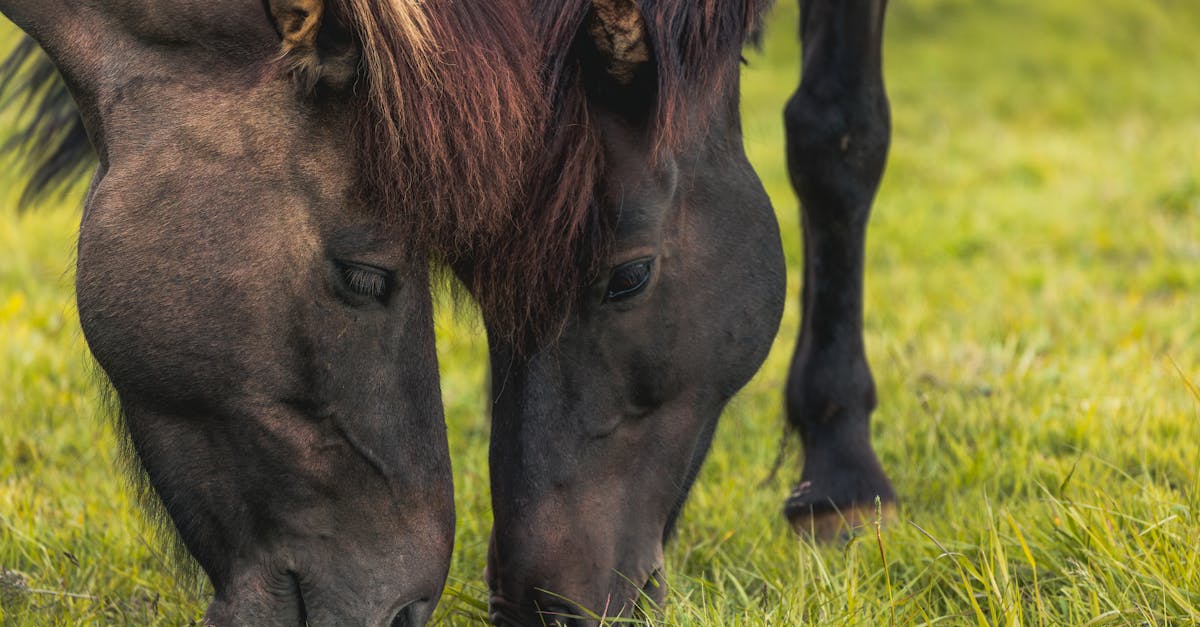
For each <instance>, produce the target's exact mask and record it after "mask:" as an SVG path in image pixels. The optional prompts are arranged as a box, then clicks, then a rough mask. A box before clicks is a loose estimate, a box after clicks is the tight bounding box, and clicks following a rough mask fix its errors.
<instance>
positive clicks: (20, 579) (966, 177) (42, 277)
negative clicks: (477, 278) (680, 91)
mask: <svg viewBox="0 0 1200 627" xmlns="http://www.w3.org/2000/svg"><path fill="white" fill-rule="evenodd" d="M793 5H794V3H792V2H783V3H780V6H779V7H778V9H777V10H776V14H775V15H774V16H773V18H772V20H771V23H770V28H769V30H768V33H767V39H766V42H765V49H764V50H763V52H762V53H748V58H749V60H750V65H749V67H748V68H747V70H746V72H745V81H744V99H743V111H744V114H745V116H744V117H745V130H746V143H747V150H748V152H749V154H750V156H751V159H752V160H753V161H754V163H755V166H756V168H757V169H758V171H759V173H760V174H761V175H762V177H763V180H764V183H765V185H766V187H767V189H768V191H769V192H770V194H771V196H772V198H773V200H774V202H775V205H776V209H777V213H778V215H779V219H780V223H781V226H782V228H783V232H784V238H785V240H784V245H785V248H786V252H787V256H788V261H789V292H790V299H789V305H788V310H787V312H786V313H785V317H784V321H783V326H782V329H781V331H780V335H779V339H778V341H777V343H776V346H775V349H774V350H773V351H772V353H771V355H770V356H769V357H768V359H767V362H766V364H765V365H764V367H763V369H762V371H761V372H760V373H759V375H758V376H757V377H756V378H755V379H754V380H753V381H752V382H751V383H750V384H749V385H748V386H747V388H746V390H745V391H744V392H743V393H742V394H741V395H740V396H739V397H738V398H737V399H736V400H735V401H734V403H733V404H732V406H731V407H730V409H729V410H728V411H727V412H726V415H725V416H724V418H723V419H722V423H721V427H720V429H719V431H718V433H717V436H716V439H715V443H714V447H713V452H712V455H711V456H710V458H709V461H708V462H707V463H706V465H705V467H704V469H703V471H702V473H701V476H700V478H699V480H698V482H697V485H696V488H695V491H694V493H693V495H692V498H691V501H690V503H689V505H688V507H687V509H686V510H685V512H684V515H683V518H682V519H681V521H680V525H679V536H678V539H677V540H676V541H675V542H674V543H673V544H672V545H671V547H670V548H669V550H668V553H667V567H668V577H669V594H668V598H667V603H666V605H665V606H664V607H663V608H662V610H661V612H659V613H658V614H656V615H654V616H650V617H647V618H644V619H641V620H640V622H641V623H643V624H646V625H685V626H708V625H727V624H738V625H784V624H805V623H811V624H872V625H874V624H898V625H906V624H911V623H941V624H953V625H959V624H981V625H982V624H988V625H993V624H1005V625H1018V624H1020V625H1039V626H1040V625H1085V624H1090V625H1124V624H1130V623H1139V624H1191V623H1196V622H1200V552H1197V551H1196V548H1195V547H1196V546H1197V542H1200V519H1198V518H1200V496H1198V495H1200V489H1198V488H1200V485H1198V476H1197V468H1200V447H1198V446H1197V443H1198V442H1200V393H1198V392H1197V386H1198V384H1200V317H1198V316H1196V315H1195V313H1194V312H1196V311H1200V210H1198V206H1197V198H1198V194H1197V182H1196V181H1197V173H1200V153H1197V151H1196V146H1197V145H1200V116H1198V115H1197V111H1200V81H1196V80H1195V76H1194V74H1195V59H1197V58H1200V41H1198V40H1197V39H1196V38H1195V32H1196V27H1197V26H1198V25H1200V4H1197V3H1195V2H1189V1H1186V0H1086V1H1085V0H1045V1H1043V2H1037V3H1029V2H1018V1H1017V0H989V1H987V2H978V1H968V0H910V1H908V2H903V3H893V4H892V6H891V7H890V13H889V18H888V19H889V21H888V29H887V37H888V39H887V48H886V62H887V72H888V83H889V88H890V93H891V99H892V105H893V116H894V120H893V123H894V129H895V138H894V141H893V145H892V153H891V157H890V163H889V168H888V173H887V176H886V178H885V180H884V184H883V187H882V189H881V191H880V194H879V201H878V203H877V205H876V209H875V214H874V218H873V222H872V225H871V232H870V242H869V246H868V251H867V329H866V335H867V337H866V339H867V346H868V350H869V352H870V358H871V362H872V365H873V368H874V371H875V374H876V378H877V383H878V391H879V397H880V408H879V410H878V412H877V416H876V420H875V422H874V435H875V442H876V445H877V448H878V451H879V454H880V457H881V459H882V461H883V463H884V465H885V466H886V467H887V468H888V469H889V471H890V472H891V474H892V477H893V479H894V482H895V484H896V487H897V489H898V490H899V492H900V495H901V498H902V502H901V507H900V511H899V517H900V520H901V521H902V522H900V523H898V524H895V525H892V526H890V527H882V528H880V529H877V530H874V529H869V530H868V531H867V533H866V534H865V535H861V536H858V537H855V538H852V539H851V540H850V541H849V542H846V543H844V544H842V545H838V546H813V545H810V544H808V543H805V542H801V541H799V540H797V539H796V537H794V536H793V534H792V533H791V532H790V531H789V529H788V527H787V525H786V524H784V522H783V520H782V517H781V516H780V513H779V511H780V505H781V500H782V498H783V495H784V494H785V491H786V487H787V486H786V483H785V481H784V479H787V480H791V479H794V478H795V475H796V474H797V473H798V469H799V465H798V462H797V460H795V459H793V458H791V457H786V458H785V460H784V462H785V463H784V465H783V467H782V471H781V473H780V475H781V477H780V480H777V481H773V482H772V481H768V482H766V483H764V482H763V479H764V477H767V475H768V474H769V470H770V468H771V465H772V462H773V460H774V459H775V457H776V453H777V451H778V443H779V436H780V433H781V429H782V425H783V415H782V408H783V406H782V390H783V387H784V381H785V379H786V374H787V366H788V360H789V358H790V354H791V348H792V344H793V342H794V340H795V337H796V333H797V330H798V326H799V311H798V303H799V289H800V255H801V250H800V246H801V242H800V230H799V229H800V227H799V219H798V213H797V207H796V201H795V199H794V197H793V196H792V192H791V189H790V188H789V186H788V182H787V174H786V166H785V164H784V160H783V149H782V146H783V135H782V120H781V111H782V108H783V103H784V101H785V100H786V99H787V97H788V96H789V95H790V91H791V89H792V88H793V87H794V85H795V83H796V80H797V78H798V76H799V69H798V58H799V53H798V47H797V42H796V41H795V37H794V36H793V33H794V32H795V23H796V17H797V16H796V8H795V6H793ZM13 33H14V31H13V30H12V29H11V28H10V27H4V30H0V48H3V47H5V44H6V42H7V41H8V40H9V39H10V38H11V37H12V36H13ZM14 123H15V121H14V120H10V119H0V137H5V136H7V135H8V134H9V133H11V128H12V125H13V124H14ZM12 177H13V175H12V174H11V169H10V168H0V374H2V375H3V376H0V623H5V624H10V623H11V624H16V625H23V624H47V623H53V624H58V623H65V624H80V623H122V624H160V623H161V624H184V623H189V622H194V621H196V620H197V619H198V618H199V617H200V615H201V613H202V612H203V608H204V603H205V602H206V600H207V594H208V592H207V591H206V590H205V589H204V588H203V587H202V586H201V587H199V588H197V587H194V586H188V585H184V584H182V583H181V582H180V581H179V580H178V579H176V577H175V576H174V572H175V571H174V570H173V569H172V568H171V566H170V564H169V559H167V558H165V557H164V556H163V554H162V549H160V548H159V546H160V545H159V544H158V543H157V542H156V541H155V540H154V539H153V538H154V535H153V529H152V527H151V526H150V525H147V524H146V523H144V522H143V518H142V516H141V514H140V512H139V510H138V507H137V506H136V504H135V500H136V499H135V498H134V493H133V492H132V491H131V490H130V489H128V488H127V487H125V483H124V481H123V479H122V477H121V476H120V472H119V471H118V466H117V464H116V462H115V457H116V446H115V443H116V438H115V435H114V434H113V433H112V431H111V427H110V426H109V422H108V421H107V420H106V417H105V416H104V415H103V412H102V410H101V404H100V403H99V401H98V398H99V395H100V391H101V389H100V386H99V385H97V383H96V382H95V381H94V380H93V379H92V376H91V374H90V370H91V367H90V365H89V361H88V358H87V353H86V348H85V347H84V344H83V341H82V338H81V334H80V332H79V330H78V321H77V317H76V313H75V310H74V306H73V304H72V303H73V297H72V285H71V276H70V270H69V268H70V265H71V260H72V258H73V252H72V249H73V244H74V234H75V229H76V228H77V223H78V202H79V199H78V198H77V197H76V198H73V199H71V200H69V201H65V202H63V203H60V204H58V205H55V206H47V207H43V208H41V209H39V210H38V211H36V212H32V213H19V212H17V211H16V209H15V204H16V199H17V195H18V194H19V190H18V189H16V188H17V187H18V186H17V183H16V181H14V180H13V178H12ZM454 309H455V308H454V307H453V306H452V304H451V303H450V302H449V299H445V301H444V302H443V306H442V307H441V308H440V312H439V314H438V318H437V335H438V347H439V356H440V358H441V370H442V384H443V393H444V397H445V405H446V415H447V422H448V426H449V429H450V444H451V449H452V454H453V456H454V463H455V465H454V472H455V485H456V488H457V495H456V499H457V504H458V512H459V527H458V537H457V542H456V547H455V556H454V565H453V569H452V572H451V577H450V580H449V582H448V585H447V591H446V594H445V596H444V597H443V600H442V604H441V606H440V608H439V609H438V613H437V616H436V621H437V622H438V623H439V624H454V625H460V624H461V625H481V624H484V623H485V622H486V614H487V607H486V599H487V591H486V588H485V586H484V584H483V581H482V575H481V573H482V569H483V565H484V562H485V555H486V548H487V538H488V530H489V528H490V525H491V514H490V511H489V495H488V484H487V477H488V475H487V466H486V464H487V454H486V450H487V449H486V446H487V437H488V432H489V425H488V417H487V388H486V385H487V361H486V347H485V343H484V339H483V337H482V333H481V331H480V327H479V324H478V322H477V321H476V320H475V319H474V317H473V314H472V313H471V312H470V310H469V308H465V309H466V311H460V312H459V313H457V314H456V313H455V311H454ZM590 609H592V610H594V611H596V612H597V614H601V613H602V612H601V610H603V608H590Z"/></svg>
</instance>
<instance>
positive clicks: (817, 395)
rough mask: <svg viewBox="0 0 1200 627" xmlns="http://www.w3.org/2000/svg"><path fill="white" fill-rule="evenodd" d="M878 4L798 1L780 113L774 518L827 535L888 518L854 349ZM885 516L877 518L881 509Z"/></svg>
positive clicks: (888, 498)
mask: <svg viewBox="0 0 1200 627" xmlns="http://www.w3.org/2000/svg"><path fill="white" fill-rule="evenodd" d="M885 8H886V0H802V3H801V17H800V22H801V27H800V30H801V36H802V40H803V66H804V68H803V76H802V78H801V81H800V87H799V89H797V90H796V93H795V95H794V96H792V99H791V100H790V101H789V102H788V105H787V109H786V111H785V113H784V117H785V121H786V124H787V155H788V170H789V173H790V174H791V179H792V185H793V187H795V189H796V193H797V195H798V196H799V198H800V204H801V206H802V220H803V228H804V293H803V326H802V329H801V332H800V337H799V340H798V341H797V344H796V352H795V356H794V357H793V360H792V367H791V372H790V373H789V376H788V387H787V410H788V422H789V424H790V425H791V426H792V427H793V428H794V429H796V430H797V431H798V432H799V434H800V437H801V439H802V440H803V445H804V469H803V471H802V473H801V478H800V483H799V484H798V485H797V486H796V488H795V490H794V491H793V492H792V494H791V495H790V496H789V497H788V499H787V501H786V502H785V504H784V515H785V516H787V518H788V520H789V521H790V522H791V523H792V525H793V527H794V528H795V529H796V530H797V531H798V532H801V533H809V532H813V533H814V534H815V535H816V536H818V537H820V538H829V537H832V536H835V535H837V534H839V533H840V532H842V531H845V529H846V527H847V526H850V527H853V526H854V525H856V524H862V523H863V522H865V521H871V520H874V519H875V515H876V514H875V499H876V497H878V498H879V499H880V500H881V501H882V503H883V504H884V507H885V509H887V510H888V512H890V510H891V506H892V504H893V503H894V501H895V498H896V497H895V492H894V491H893V490H892V486H891V483H890V482H889V481H888V478H887V476H886V475H885V474H884V472H883V469H882V468H881V467H880V465H879V460H878V459H877V458H876V456H875V452H874V450H873V449H872V448H871V437H870V416H871V411H872V410H874V408H875V382H874V380H873V379H872V378H871V370H870V367H869V366H868V365H867V357H866V353H865V350H864V346H863V337H862V331H863V329H862V320H863V313H862V310H863V245H864V239H865V236H866V228H867V220H868V218H869V216H870V212H871V202H872V200H873V199H874V197H875V191H876V189H878V187H879V181H880V178H881V177H882V175H883V169H884V163H885V162H886V160H887V150H888V143H889V140H890V136H891V122H890V119H889V109H888V101H887V94H886V92H885V90H884V85H883V72H882V67H881V61H882V54H881V46H882V39H883V16H884V10H885ZM888 512H885V513H888Z"/></svg>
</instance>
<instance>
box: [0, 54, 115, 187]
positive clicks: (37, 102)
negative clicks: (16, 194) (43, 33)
mask: <svg viewBox="0 0 1200 627" xmlns="http://www.w3.org/2000/svg"><path fill="white" fill-rule="evenodd" d="M9 111H16V118H17V129H18V130H17V132H16V133H15V134H13V135H12V137H9V138H7V139H6V140H3V141H2V142H0V158H4V160H6V161H8V160H11V161H13V162H20V163H21V165H20V166H18V167H19V172H20V173H21V176H22V177H24V178H26V180H27V182H26V184H25V190H24V191H23V192H22V193H21V199H20V201H19V205H18V206H19V207H21V208H26V207H29V206H30V205H32V204H33V203H35V202H37V201H40V200H44V199H47V198H48V197H50V196H52V195H54V194H58V195H59V196H60V197H61V196H62V195H64V194H65V193H66V192H67V191H69V190H70V189H71V187H72V186H73V185H74V183H75V182H76V181H78V180H80V179H81V178H83V177H84V176H85V175H87V174H88V172H90V171H91V170H92V168H94V167H95V165H96V156H95V152H94V151H93V150H92V144H91V142H90V141H89V140H88V136H87V132H86V131H85V130H84V128H83V120H82V119H81V118H80V117H79V111H78V109H76V107H75V101H74V100H72V98H71V93H70V92H69V91H68V90H67V86H66V84H65V83H64V82H63V79H62V76H60V75H59V73H58V69H57V68H55V67H54V63H53V62H52V61H51V60H50V57H48V56H46V54H45V53H44V52H42V50H41V48H39V47H38V45H37V43H36V42H35V41H34V40H33V39H30V38H29V37H22V38H21V39H20V40H19V41H18V42H17V45H16V47H14V48H13V50H12V52H10V53H9V54H8V56H7V57H6V58H5V59H4V60H3V61H0V115H3V114H5V113H7V112H9Z"/></svg>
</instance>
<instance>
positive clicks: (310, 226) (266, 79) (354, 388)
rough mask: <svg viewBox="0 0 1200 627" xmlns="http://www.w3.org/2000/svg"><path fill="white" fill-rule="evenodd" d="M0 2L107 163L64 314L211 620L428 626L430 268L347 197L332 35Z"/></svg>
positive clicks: (209, 8) (437, 522)
mask: <svg viewBox="0 0 1200 627" xmlns="http://www.w3.org/2000/svg"><path fill="white" fill-rule="evenodd" d="M13 1H14V0H0V8H2V9H4V10H5V11H6V13H8V12H10V11H11V14H12V15H14V16H15V17H16V18H18V20H19V23H21V25H22V26H24V27H26V28H27V30H29V32H32V33H34V34H36V35H37V36H38V37H39V39H40V40H41V41H42V43H43V46H44V47H45V48H46V49H47V50H48V51H50V52H51V53H52V55H53V56H54V58H55V61H56V63H57V64H58V65H59V67H60V68H61V69H62V70H63V73H64V75H65V76H66V79H67V81H68V83H69V84H70V85H71V86H72V89H73V92H74V93H75V95H76V97H77V100H78V101H79V102H80V104H81V108H82V113H83V115H84V118H85V120H86V122H87V123H88V128H89V132H90V134H91V136H92V138H93V140H94V142H95V144H96V147H97V150H98V153H99V155H100V161H101V165H100V168H99V171H98V173H97V175H96V177H95V179H94V181H93V184H92V187H91V190H90V192H89V195H88V199H87V203H86V208H85V212H84V217H83V221H82V226H81V230H80V237H79V249H78V274H77V291H78V306H79V315H80V319H81V322H82V325H83V329H84V333H85V336H86V338H87V342H88V345H89V347H90V348H91V350H92V352H93V354H94V355H95V357H96V360H97V361H98V362H99V364H100V366H101V367H102V368H103V370H104V372H105V373H106V374H107V376H108V378H109V379H110V380H111V382H112V385H113V386H114V388H115V391H116V396H117V398H118V399H119V401H120V406H121V413H122V416H123V418H124V423H125V425H126V426H127V428H128V431H129V435H130V437H131V440H132V445H133V449H134V451H135V452H136V454H137V456H138V458H139V460H140V462H141V465H142V467H143V468H144V469H145V471H146V474H147V476H148V478H149V482H150V484H151V485H152V487H153V488H154V490H155V491H156V492H157V494H158V496H159V497H160V498H161V500H162V502H163V504H164V505H165V508H166V511H167V513H169V515H170V519H171V521H172V522H173V523H174V526H175V528H176V529H177V530H178V532H179V535H180V537H181V539H182V541H183V543H184V544H185V545H186V547H187V549H188V551H189V552H190V553H191V554H192V555H193V556H194V557H195V559H196V560H197V561H198V562H199V564H200V566H201V567H203V569H204V571H205V572H206V574H207V575H208V576H209V578H210V579H211V580H212V583H213V586H214V588H215V591H216V600H215V601H214V603H213V604H212V606H211V607H210V608H209V611H208V614H207V619H208V620H209V621H211V622H214V623H217V624H275V623H286V622H293V623H296V622H303V621H305V620H308V621H310V622H314V623H321V624H341V623H349V624H393V620H397V621H400V622H397V623H395V624H405V625H407V624H420V623H423V622H424V621H425V620H426V619H427V618H428V616H429V613H430V612H431V611H432V608H433V605H434V603H435V602H436V599H437V598H438V596H439V595H440V592H441V588H442V585H443V582H444V579H445V576H446V573H447V571H448V568H449V558H450V552H451V547H452V542H453V530H454V513H453V496H452V485H451V474H450V465H449V460H448V450H447V443H446V437H445V428H444V424H443V416H442V407H441V401H440V397H439V390H438V375H437V368H436V356H435V350H434V338H433V327H432V321H431V311H430V310H431V303H430V293H429V283H428V271H427V266H426V261H425V258H424V254H423V252H422V251H420V250H413V249H412V248H411V247H408V246H406V245H404V242H405V239H406V238H405V237H404V233H403V232H402V227H401V228H399V229H394V230H393V229H390V228H385V227H384V226H381V224H380V223H379V222H377V221H375V220H374V219H372V218H371V216H372V215H373V212H372V210H371V209H372V208H369V207H365V206H363V204H364V203H363V201H361V200H360V194H358V193H357V186H356V180H357V177H356V164H357V162H358V158H357V155H355V154H354V152H355V151H354V149H353V147H352V146H351V145H350V140H349V138H350V137H351V136H352V134H353V133H352V132H351V122H350V121H349V118H350V117H351V116H349V115H347V114H346V111H347V110H349V108H350V107H351V103H349V102H348V99H349V98H351V97H352V96H351V94H350V93H349V92H348V91H346V90H344V89H343V87H344V86H343V85H341V84H339V79H338V72H337V71H336V70H337V68H336V67H326V66H331V65H332V64H336V63H337V62H338V61H339V60H346V61H348V62H350V60H351V59H353V58H354V56H353V55H354V51H353V50H352V49H351V48H350V47H347V46H348V44H346V43H345V42H346V41H348V40H347V39H345V38H344V37H343V36H342V35H341V34H340V33H339V32H337V31H336V26H337V25H336V24H334V23H333V22H332V21H331V20H325V21H324V22H323V23H322V24H321V25H320V27H319V28H318V27H316V26H314V25H313V24H311V23H309V22H307V21H305V19H311V17H312V13H311V12H312V11H318V10H320V9H321V4H320V3H319V2H296V3H291V4H293V5H295V6H292V7H290V8H289V7H288V6H285V5H288V4H289V3H287V2H274V1H273V2H270V3H269V5H268V6H266V7H264V4H265V3H262V2H260V1H259V0H239V1H234V0H225V1H221V2H213V3H195V2H183V1H182V0H172V1H166V2H164V1H162V0H154V1H152V2H151V1H136V2H135V1H133V0H127V1H124V2H111V3H104V6H103V8H96V7H88V8H79V9H78V11H79V12H80V13H79V14H68V13H66V12H65V10H64V13H63V14H62V15H60V16H57V17H60V18H61V19H58V20H56V19H53V18H55V17H56V16H55V15H53V14H48V13H44V12H43V13H40V14H39V13H38V11H39V10H42V11H50V10H51V9H53V8H54V7H55V6H57V5H58V4H59V3H57V2H43V0H38V2H42V4H39V5H34V4H26V5H22V4H21V1H22V0H16V3H17V4H13ZM30 2H31V3H32V0H30ZM99 6H100V5H97V7H99ZM277 8H278V9H280V10H279V11H278V12H277V13H278V15H282V16H284V17H285V18H286V19H288V20H292V22H285V21H282V20H283V19H284V18H280V17H278V15H277V16H275V17H273V15H272V11H274V10H275V9H277ZM289 11H291V12H289ZM304 16H308V18H305V17H304ZM39 20H42V21H40V22H39ZM295 20H300V21H299V22H295ZM305 29H309V30H305ZM339 42H341V43H339ZM289 45H290V46H291V48H289ZM281 46H282V47H283V48H284V49H286V50H288V54H289V55H290V56H292V57H299V58H289V59H285V61H284V62H283V63H282V64H281V63H280V61H279V57H280V50H281ZM305 46H307V48H306V47H305ZM307 54H311V55H316V56H314V57H313V58H312V59H307V60H306V59H305V58H303V57H304V55H307ZM306 62H307V63H308V65H307V66H305V65H304V64H305V63H306ZM289 68H292V69H295V70H296V72H293V74H294V73H297V72H301V71H304V72H313V73H314V74H313V75H310V76H307V77H305V80H306V81H308V82H309V83H310V84H309V85H305V86H304V88H303V89H301V88H298V87H297V84H296V80H294V77H293V76H289V72H288V69H289ZM308 87H312V89H308Z"/></svg>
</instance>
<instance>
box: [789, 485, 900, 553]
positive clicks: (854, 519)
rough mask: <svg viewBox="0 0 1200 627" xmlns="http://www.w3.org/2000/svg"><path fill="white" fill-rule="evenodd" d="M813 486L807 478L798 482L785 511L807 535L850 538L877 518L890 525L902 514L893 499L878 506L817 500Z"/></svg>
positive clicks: (826, 539)
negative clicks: (811, 491)
mask: <svg viewBox="0 0 1200 627" xmlns="http://www.w3.org/2000/svg"><path fill="white" fill-rule="evenodd" d="M809 487H810V486H809V485H807V482H805V483H802V484H800V485H799V486H797V488H796V489H795V490H794V491H793V492H792V494H791V495H790V496H789V497H788V499H787V501H785V502H784V505H783V515H784V516H785V517H786V518H787V519H788V523H790V524H791V526H792V531H795V532H796V534H797V535H799V536H801V537H803V538H810V539H812V540H814V541H816V542H821V543H829V542H835V541H839V540H846V539H848V538H850V537H852V536H855V535H857V534H859V533H862V531H863V530H864V529H867V528H871V527H874V526H875V524H876V523H877V522H878V523H880V524H881V525H883V526H887V525H889V524H891V523H892V522H894V521H895V520H896V519H897V517H898V514H897V513H896V503H895V502H893V501H884V502H883V503H882V504H881V505H879V506H878V507H877V506H876V505H875V503H874V502H871V503H854V504H852V505H848V506H845V507H837V506H835V505H833V504H832V503H830V502H828V501H825V502H821V501H816V502H814V501H813V500H812V499H811V496H810V495H809V494H808V488H809Z"/></svg>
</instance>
